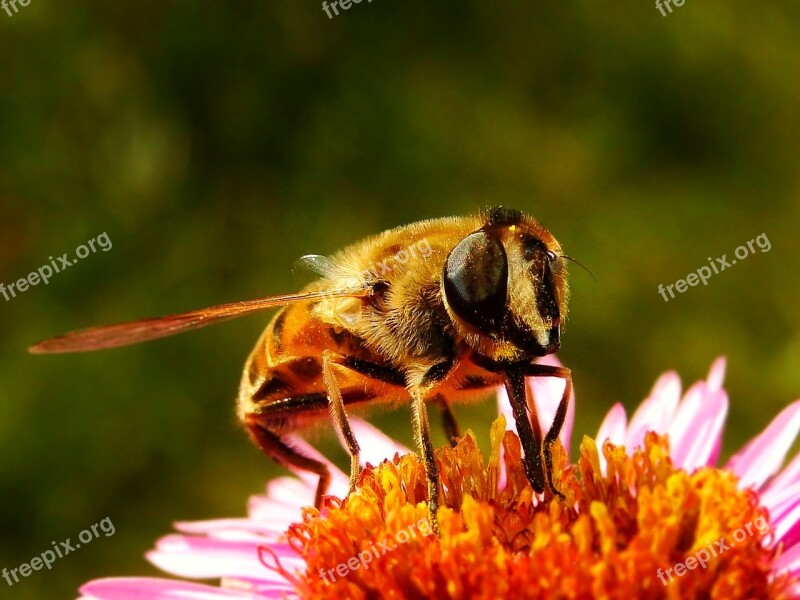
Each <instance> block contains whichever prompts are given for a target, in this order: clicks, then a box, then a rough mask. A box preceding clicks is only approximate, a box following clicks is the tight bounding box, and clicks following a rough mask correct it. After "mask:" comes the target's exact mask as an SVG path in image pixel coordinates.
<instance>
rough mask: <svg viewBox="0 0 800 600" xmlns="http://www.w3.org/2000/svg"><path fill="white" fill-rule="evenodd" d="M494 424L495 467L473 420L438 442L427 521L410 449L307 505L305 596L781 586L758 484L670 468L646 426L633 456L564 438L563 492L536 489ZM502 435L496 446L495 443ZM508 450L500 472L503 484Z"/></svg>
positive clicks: (292, 536) (620, 592) (455, 597)
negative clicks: (571, 458)
mask: <svg viewBox="0 0 800 600" xmlns="http://www.w3.org/2000/svg"><path fill="white" fill-rule="evenodd" d="M504 428H505V424H504V422H503V419H502V417H501V418H500V419H498V420H497V421H496V422H495V423H494V425H493V426H492V436H491V437H492V453H491V456H490V458H489V463H488V466H487V465H486V464H485V461H484V457H483V455H482V453H481V451H480V450H479V449H478V447H477V444H476V442H475V438H474V436H473V435H472V434H471V433H467V435H466V436H465V437H464V438H462V439H461V441H460V442H459V444H458V445H457V446H456V447H455V448H442V449H440V450H439V451H438V453H437V461H438V464H439V469H440V476H441V486H442V492H441V501H440V505H441V507H440V509H439V512H438V521H439V525H440V528H441V535H440V536H439V537H437V536H435V535H433V534H432V532H431V527H430V523H428V520H427V519H428V507H427V503H426V500H427V493H426V479H425V472H424V469H423V466H422V464H421V463H420V461H419V460H418V459H417V457H416V456H415V455H413V454H409V455H406V456H403V457H395V459H394V460H393V461H386V462H384V463H383V464H381V465H379V466H377V467H374V468H372V467H368V468H367V469H365V470H364V471H363V472H362V474H361V477H360V481H359V486H358V490H357V491H356V492H355V493H354V494H352V495H350V496H349V497H347V498H346V499H345V500H339V499H338V498H334V497H328V498H326V501H325V506H324V507H323V510H322V514H320V512H319V511H317V510H315V509H311V508H309V509H306V510H305V511H304V514H303V521H302V523H298V524H295V525H293V526H292V527H291V528H290V529H289V532H288V536H289V540H290V542H291V543H292V545H293V546H294V547H295V548H296V549H297V550H298V551H299V552H300V553H301V555H302V556H303V557H304V558H305V559H306V561H307V565H308V569H307V571H306V572H305V573H304V574H303V575H302V577H301V578H300V581H299V592H300V594H301V595H302V596H303V597H304V598H313V599H324V598H330V599H336V600H341V599H342V598H347V599H350V598H353V599H368V598H398V599H417V598H418V599H420V600H423V599H443V600H444V599H447V600H461V599H464V600H467V599H487V600H489V599H491V600H494V599H497V598H522V599H525V598H609V599H610V598H620V599H624V600H631V599H634V598H676V599H677V598H725V599H729V598H784V597H787V596H786V590H787V589H788V587H789V586H790V584H791V583H792V582H791V581H789V580H788V578H786V577H782V576H779V577H775V576H773V575H772V574H771V567H772V563H773V561H774V559H775V557H776V550H774V549H770V548H768V547H767V544H765V538H767V539H768V536H769V522H768V515H767V512H766V510H765V509H764V508H762V507H761V506H759V503H758V496H757V494H756V493H755V492H753V491H749V490H740V489H738V488H737V481H736V478H735V476H734V475H733V474H732V473H730V472H728V471H723V470H719V469H716V468H711V467H707V468H702V469H699V470H697V471H696V472H694V473H691V474H690V473H687V472H685V471H682V470H680V469H676V468H675V467H673V465H672V462H671V460H670V458H669V451H668V445H667V440H666V439H665V438H663V437H659V436H657V435H656V434H653V433H650V434H648V435H647V438H646V440H645V445H644V448H642V449H640V450H637V451H636V452H635V453H634V454H633V456H628V455H627V454H626V453H625V449H624V448H623V447H614V446H612V445H611V444H606V445H605V447H604V448H603V456H604V457H605V460H606V462H607V468H606V472H605V473H603V470H602V469H601V466H600V459H599V455H598V449H597V446H596V443H595V441H594V440H592V439H590V438H588V437H584V439H583V441H582V443H581V448H580V458H579V460H578V463H577V465H570V464H568V463H567V460H566V455H565V453H564V451H563V449H562V448H561V447H560V446H559V447H558V448H557V449H556V452H555V456H554V458H555V468H554V478H555V482H556V485H557V487H558V488H559V489H560V490H561V491H562V492H563V493H564V495H565V497H566V499H565V500H564V501H562V500H558V499H553V498H550V497H546V498H545V499H544V500H542V499H537V497H536V496H535V494H534V493H533V491H532V489H531V487H530V485H529V484H528V481H527V479H526V477H525V473H524V470H523V467H522V463H521V459H520V456H521V449H520V444H519V439H518V438H517V436H516V435H515V434H514V433H513V432H504ZM501 445H502V447H503V448H504V453H503V458H502V459H501V453H500V447H501ZM501 460H502V462H503V464H504V466H505V470H506V485H505V487H504V488H503V489H502V490H499V491H498V489H497V487H498V486H497V481H498V478H499V476H500V465H501Z"/></svg>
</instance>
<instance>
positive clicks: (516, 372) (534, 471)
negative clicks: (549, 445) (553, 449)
mask: <svg viewBox="0 0 800 600" xmlns="http://www.w3.org/2000/svg"><path fill="white" fill-rule="evenodd" d="M537 366H538V365H537ZM525 374H526V372H525V370H523V369H519V368H518V367H513V368H509V369H508V370H507V371H506V372H505V374H504V378H503V380H504V381H503V383H504V384H505V388H506V392H507V393H508V399H509V401H510V402H511V410H512V412H513V414H514V421H515V422H516V424H517V434H518V435H519V440H520V443H521V444H522V450H523V454H522V466H523V467H524V468H525V475H526V477H527V478H528V481H529V482H530V484H531V487H532V488H533V490H534V491H535V492H537V493H541V492H543V491H544V472H543V469H542V433H541V428H540V427H539V418H538V416H537V415H536V407H535V405H533V403H531V418H532V419H533V426H531V421H530V420H529V419H528V403H527V393H526V392H527V390H526V388H525Z"/></svg>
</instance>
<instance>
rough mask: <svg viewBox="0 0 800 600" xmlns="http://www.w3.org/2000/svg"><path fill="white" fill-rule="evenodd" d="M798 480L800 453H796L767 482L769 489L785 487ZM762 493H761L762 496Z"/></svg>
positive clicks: (799, 479) (799, 478) (799, 477)
mask: <svg viewBox="0 0 800 600" xmlns="http://www.w3.org/2000/svg"><path fill="white" fill-rule="evenodd" d="M798 482H800V454H797V455H796V456H795V457H794V458H793V459H792V460H791V462H790V463H789V464H788V465H787V466H786V467H784V468H783V470H782V471H781V472H780V473H778V475H776V476H775V479H773V480H772V481H770V482H769V488H768V489H769V491H770V492H771V491H773V490H776V491H777V490H780V489H783V488H787V487H789V486H791V485H792V484H795V483H798ZM763 495H764V494H763V493H762V496H763Z"/></svg>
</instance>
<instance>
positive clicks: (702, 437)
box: [668, 381, 728, 472]
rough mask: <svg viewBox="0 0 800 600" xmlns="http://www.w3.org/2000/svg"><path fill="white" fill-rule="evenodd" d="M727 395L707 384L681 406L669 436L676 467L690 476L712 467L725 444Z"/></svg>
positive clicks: (693, 391)
mask: <svg viewBox="0 0 800 600" xmlns="http://www.w3.org/2000/svg"><path fill="white" fill-rule="evenodd" d="M727 416H728V394H727V393H726V392H725V390H723V389H721V388H719V387H716V388H715V391H711V390H710V389H709V387H708V385H707V384H706V382H704V381H700V382H698V383H696V384H694V385H693V386H692V387H691V388H690V389H689V391H688V392H686V395H685V396H684V398H683V401H682V402H681V403H680V405H679V406H678V411H677V413H676V414H675V416H674V417H673V419H672V424H671V425H670V428H669V431H668V435H669V443H670V456H671V457H672V460H673V462H674V464H675V465H676V466H678V467H681V468H683V469H686V470H687V471H689V472H692V471H694V470H695V469H697V468H699V467H703V466H706V465H708V464H710V461H711V460H712V458H713V455H714V452H715V449H716V448H718V447H719V445H720V444H721V440H722V430H723V428H724V426H725V418H726V417H727Z"/></svg>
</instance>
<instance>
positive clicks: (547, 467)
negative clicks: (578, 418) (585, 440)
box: [525, 363, 572, 499]
mask: <svg viewBox="0 0 800 600" xmlns="http://www.w3.org/2000/svg"><path fill="white" fill-rule="evenodd" d="M525 375H526V376H528V377H560V378H561V379H563V380H564V382H565V385H564V393H563V394H562V395H561V401H560V402H559V403H558V408H557V409H556V414H555V417H554V418H553V424H552V425H551V426H550V430H549V431H548V432H547V435H545V437H544V444H543V448H542V450H543V454H544V473H545V476H546V478H547V486H548V487H549V488H550V490H551V491H552V492H553V494H555V495H556V496H558V497H559V498H561V499H563V498H564V494H562V493H561V492H560V491H558V490H557V489H556V487H555V485H554V484H553V444H554V443H555V441H556V440H557V439H558V436H559V434H560V433H561V428H562V427H563V426H564V419H565V418H566V416H567V406H568V405H569V399H570V396H572V371H570V370H569V369H567V368H566V367H553V366H550V365H539V364H536V363H533V364H530V365H528V367H527V369H526V370H525ZM531 404H532V405H533V404H534V403H531Z"/></svg>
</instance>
